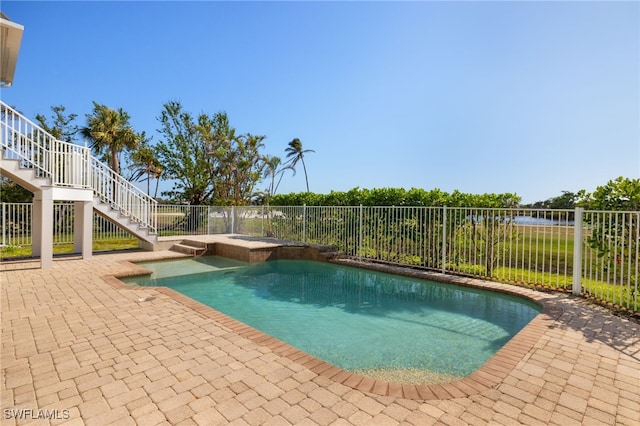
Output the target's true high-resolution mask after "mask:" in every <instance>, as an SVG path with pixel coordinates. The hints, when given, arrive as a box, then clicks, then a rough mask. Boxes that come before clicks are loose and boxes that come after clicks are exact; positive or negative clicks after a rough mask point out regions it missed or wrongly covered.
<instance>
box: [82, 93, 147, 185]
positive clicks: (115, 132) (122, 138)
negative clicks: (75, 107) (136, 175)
mask: <svg viewBox="0 0 640 426" xmlns="http://www.w3.org/2000/svg"><path fill="white" fill-rule="evenodd" d="M80 133H81V134H82V135H83V136H85V137H87V138H88V139H90V140H91V142H92V143H91V148H92V149H93V150H94V151H95V152H96V153H98V154H100V155H102V158H103V159H106V160H107V163H109V166H110V167H111V168H112V169H113V171H114V172H116V173H118V174H120V160H119V158H118V155H119V154H120V152H122V151H123V150H125V149H129V150H133V149H136V148H137V146H138V144H139V141H140V137H139V135H138V134H136V133H135V132H134V131H133V128H132V127H131V125H130V124H129V114H127V113H126V112H125V111H124V110H123V109H122V108H119V109H118V110H117V111H116V110H114V109H111V108H109V107H108V106H106V105H100V104H98V103H97V102H95V101H94V102H93V113H92V114H87V126H86V127H83V128H82V129H81V130H80Z"/></svg>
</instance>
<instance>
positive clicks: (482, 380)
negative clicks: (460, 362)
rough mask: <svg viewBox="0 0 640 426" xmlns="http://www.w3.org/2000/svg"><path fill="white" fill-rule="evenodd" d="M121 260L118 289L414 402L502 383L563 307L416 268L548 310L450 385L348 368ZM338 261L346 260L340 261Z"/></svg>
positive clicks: (350, 383) (113, 279) (329, 374)
mask: <svg viewBox="0 0 640 426" xmlns="http://www.w3.org/2000/svg"><path fill="white" fill-rule="evenodd" d="M176 257H178V256H176ZM179 257H182V256H179ZM169 258H174V256H170V257H169ZM120 263H121V265H122V266H123V268H124V269H123V270H122V271H118V272H117V273H116V274H113V275H107V276H103V277H102V278H103V280H104V281H105V282H107V283H108V284H110V285H111V286H113V287H115V288H118V289H122V290H127V291H141V290H147V291H150V290H151V291H157V292H159V293H161V294H164V295H166V296H168V297H170V298H171V299H173V300H175V301H177V302H179V303H181V304H183V305H184V306H186V307H188V308H190V309H192V310H193V311H195V312H196V313H198V314H200V315H202V316H203V317H205V318H208V319H212V320H214V321H216V322H217V323H219V324H221V325H223V326H225V327H226V328H228V329H230V330H231V331H233V332H235V333H237V334H238V335H240V336H242V337H244V338H247V339H250V340H252V341H253V342H255V343H256V344H258V345H260V346H265V347H268V348H269V349H270V350H271V351H273V352H274V353H275V354H277V355H280V356H283V357H286V358H288V359H289V360H291V361H293V362H296V363H298V364H300V365H302V366H303V367H305V368H307V369H309V370H310V371H313V372H314V373H315V374H317V375H318V376H319V377H324V378H327V379H329V380H331V381H333V382H335V383H340V384H342V385H345V386H347V387H350V388H352V389H357V390H360V391H362V392H367V393H370V394H375V395H381V396H390V397H397V398H404V399H411V400H447V399H454V398H463V397H468V396H472V395H476V394H479V393H481V392H483V391H486V390H488V389H491V388H494V387H496V386H498V385H499V384H500V383H501V382H502V381H503V380H504V379H505V378H506V377H507V376H508V375H509V374H510V373H511V372H512V371H513V370H514V369H515V368H516V367H517V365H518V364H519V363H520V362H521V361H523V360H524V359H525V358H526V355H527V354H528V353H529V352H530V351H531V349H533V347H534V346H535V344H536V343H537V342H538V341H539V339H540V338H541V337H542V335H543V334H544V332H545V331H546V330H547V329H548V328H549V327H550V326H551V324H552V323H553V322H554V321H555V318H557V317H558V316H559V315H560V314H561V312H560V311H559V310H558V309H556V308H553V307H552V306H551V305H550V304H549V303H546V299H547V297H548V294H547V293H541V292H535V291H534V290H530V289H526V288H522V287H517V286H508V285H505V284H499V283H495V282H492V281H485V280H479V279H475V278H466V277H457V276H451V275H445V274H438V273H433V272H426V271H416V270H411V271H410V273H411V275H410V276H415V277H417V278H426V279H431V280H435V281H439V282H443V283H445V284H454V285H462V286H467V287H473V288H479V289H483V290H489V291H494V292H500V293H505V294H510V295H513V296H517V297H521V298H524V299H527V300H529V301H532V302H534V303H536V304H538V305H539V306H540V307H541V308H542V311H541V312H540V313H539V314H538V315H536V316H535V317H534V318H533V319H532V320H531V321H530V322H529V323H528V324H527V325H526V326H525V327H523V328H522V330H520V331H519V332H518V333H517V334H516V335H515V336H513V337H512V338H511V339H510V340H509V341H508V342H507V343H506V344H505V345H504V346H503V347H502V348H500V349H499V350H498V351H497V352H496V353H495V354H494V355H493V356H492V357H491V358H489V359H488V360H487V361H486V362H485V363H484V364H483V365H482V366H480V367H479V368H478V369H477V370H475V371H474V372H473V373H471V374H470V375H468V376H466V377H464V378H462V379H459V380H456V381H453V382H447V383H438V384H424V385H414V384H403V383H397V382H387V381H383V380H377V379H374V378H371V377H367V376H362V375H359V374H355V373H351V372H349V371H346V370H343V369H341V368H340V367H337V366H334V365H333V364H330V363H327V362H325V361H323V360H321V359H319V358H316V357H314V356H313V355H310V354H308V353H306V352H304V351H302V350H300V349H298V348H296V347H294V346H292V345H290V344H288V343H286V342H283V341H281V340H279V339H277V338H275V337H273V336H269V335H268V334H265V333H263V332H262V331H260V330H257V329H255V328H253V327H251V326H249V325H247V324H245V323H243V322H241V321H238V320H236V319H235V318H232V317H230V316H228V315H226V314H223V313H222V312H220V311H217V310H216V309H214V308H211V307H209V306H207V305H204V304H202V303H200V302H198V301H196V300H194V299H191V298H190V297H188V296H185V295H183V294H181V293H179V292H177V291H175V290H172V289H170V288H168V287H131V286H129V285H127V284H126V283H124V282H122V281H121V280H120V279H119V278H124V277H129V276H132V275H142V274H144V272H143V271H142V270H144V268H142V267H141V266H139V265H137V264H135V263H132V262H129V261H122V262H120ZM335 263H343V262H341V261H339V262H335ZM356 263H357V261H356V262H354V263H351V265H346V264H345V265H346V266H354V265H355V266H356V267H359V266H358V265H356ZM377 268H378V265H376V269H377ZM369 269H374V268H369ZM398 269H401V268H400V267H396V266H394V267H393V268H390V269H387V270H383V269H380V270H381V271H383V272H391V271H392V270H398ZM405 269H409V268H405ZM392 273H396V272H392ZM403 275H404V274H403ZM440 276H444V277H446V280H444V279H442V280H440V279H437V278H436V277H440Z"/></svg>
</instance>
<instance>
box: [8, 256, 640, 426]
mask: <svg viewBox="0 0 640 426" xmlns="http://www.w3.org/2000/svg"><path fill="white" fill-rule="evenodd" d="M167 256H180V255H178V254H176V253H172V252H167V251H164V252H129V253H117V254H102V255H95V256H94V257H93V258H92V259H91V260H89V261H83V260H79V259H77V258H58V259H56V260H55V261H54V266H53V268H51V269H48V270H41V269H39V263H37V262H17V263H13V262H11V263H7V262H4V263H2V264H0V269H1V270H2V272H1V275H0V282H1V288H2V306H1V309H2V312H1V319H2V354H1V356H2V358H1V360H2V397H1V408H2V424H3V425H4V424H7V425H10V424H25V425H27V424H34V425H43V424H65V425H82V424H87V425H106V424H114V425H121V424H122V425H127V424H131V425H157V424H165V425H215V424H233V425H289V424H302V425H304V424H309V425H315V424H318V425H332V424H334V425H342V424H344V425H347V424H353V425H398V424H409V425H430V424H446V425H458V424H460V425H463V424H470V425H480V424H497V425H516V424H517V425H520V424H527V425H529V424H532V425H547V424H557V425H562V426H567V425H573V424H575V425H598V424H602V425H614V424H619V425H633V426H637V425H639V424H640V325H639V324H638V323H637V322H634V321H629V320H627V319H624V318H620V317H617V316H614V315H612V314H610V313H609V312H607V311H606V310H604V309H602V308H599V307H594V306H590V305H588V304H587V303H585V302H584V301H582V300H580V299H574V298H571V297H568V296H566V295H562V294H560V295H559V294H550V293H541V292H534V291H531V290H526V289H521V288H518V289H517V292H519V293H521V294H525V295H528V296H529V297H532V298H534V299H536V300H538V301H540V302H541V303H542V304H543V305H544V306H545V311H544V314H541V315H540V316H538V317H537V318H536V320H534V322H533V323H532V324H531V325H530V326H528V327H527V328H525V329H524V330H523V332H522V333H521V334H519V335H518V336H516V338H515V339H514V341H512V342H510V343H509V344H508V345H507V347H505V349H504V350H503V351H501V352H499V354H498V355H497V358H495V359H492V360H490V361H489V362H488V363H487V366H485V367H483V368H482V369H480V370H479V371H478V372H477V373H475V374H474V375H472V376H470V378H468V379H465V380H463V381H460V382H458V383H456V384H450V385H443V386H435V387H415V386H414V387H407V386H401V385H399V384H386V383H384V382H376V381H374V380H370V379H367V378H362V377H359V376H355V375H349V374H348V373H345V372H343V371H340V370H339V369H333V368H331V366H329V365H323V364H322V363H318V362H317V360H315V359H312V358H310V357H305V356H303V355H304V354H302V355H301V354H300V353H297V352H296V351H295V350H294V349H292V348H290V347H287V346H286V345H285V346H283V345H282V344H281V342H278V341H275V340H273V339H268V338H264V336H263V335H261V334H260V333H255V331H254V330H253V329H250V328H248V327H242V325H241V324H239V323H237V322H236V321H233V320H229V319H228V318H227V317H225V316H223V315H219V314H217V313H216V312H215V311H213V310H210V309H208V308H203V307H202V306H200V305H199V304H197V303H195V302H191V301H190V300H188V299H187V298H184V297H180V296H177V295H176V294H175V293H173V292H172V291H168V290H163V289H156V288H141V289H129V288H125V287H123V286H121V285H119V284H118V282H117V280H115V279H113V278H109V276H113V275H121V274H123V273H130V272H131V271H132V270H135V267H132V265H131V264H129V263H127V262H125V261H141V260H151V259H156V258H161V257H167ZM489 285H491V284H489ZM503 287H504V286H502V288H503ZM38 415H40V416H42V417H49V419H37V418H35V417H37V416H38ZM52 417H53V418H52Z"/></svg>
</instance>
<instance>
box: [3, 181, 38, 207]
mask: <svg viewBox="0 0 640 426" xmlns="http://www.w3.org/2000/svg"><path fill="white" fill-rule="evenodd" d="M32 201H33V194H32V193H31V191H28V190H26V189H24V188H23V187H21V186H20V185H18V184H17V183H15V182H13V181H11V180H10V179H9V178H6V177H4V176H0V202H2V203H30V202H32Z"/></svg>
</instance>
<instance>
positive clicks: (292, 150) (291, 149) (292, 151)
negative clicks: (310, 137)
mask: <svg viewBox="0 0 640 426" xmlns="http://www.w3.org/2000/svg"><path fill="white" fill-rule="evenodd" d="M285 152H286V153H287V158H288V159H289V162H288V165H289V166H291V168H292V170H293V171H294V172H295V167H296V165H297V164H298V161H300V162H301V163H302V169H303V170H304V180H305V182H306V184H307V192H309V178H308V176H307V166H306V165H305V164H304V155H305V154H307V153H309V152H315V151H314V150H312V149H302V142H301V141H300V139H298V138H294V139H293V140H292V141H291V142H289V146H288V148H286V149H285Z"/></svg>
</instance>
